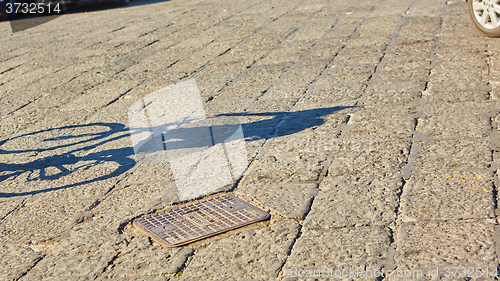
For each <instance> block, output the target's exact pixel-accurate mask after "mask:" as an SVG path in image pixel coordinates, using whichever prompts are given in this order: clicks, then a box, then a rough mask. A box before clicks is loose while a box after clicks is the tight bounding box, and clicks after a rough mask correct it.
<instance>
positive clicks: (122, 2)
mask: <svg viewBox="0 0 500 281" xmlns="http://www.w3.org/2000/svg"><path fill="white" fill-rule="evenodd" d="M117 3H118V5H119V6H127V5H128V4H130V0H119V1H118V2H117Z"/></svg>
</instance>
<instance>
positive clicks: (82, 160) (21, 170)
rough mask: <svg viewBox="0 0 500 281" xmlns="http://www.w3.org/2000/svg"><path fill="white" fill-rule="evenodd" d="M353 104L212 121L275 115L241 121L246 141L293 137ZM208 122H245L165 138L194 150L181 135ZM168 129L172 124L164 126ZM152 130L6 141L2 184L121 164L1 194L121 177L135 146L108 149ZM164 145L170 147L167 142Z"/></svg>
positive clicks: (80, 131) (92, 129)
mask: <svg viewBox="0 0 500 281" xmlns="http://www.w3.org/2000/svg"><path fill="white" fill-rule="evenodd" d="M347 108H349V107H342V106H336V107H328V108H317V109H312V110H304V111H296V112H291V113H290V112H266V113H254V114H252V113H233V114H221V115H217V116H214V117H211V118H209V119H214V120H217V118H219V119H220V120H223V119H227V118H228V117H230V119H231V120H234V117H243V116H261V117H262V116H266V117H269V119H264V120H259V121H255V122H248V123H243V124H241V127H242V129H243V134H244V137H245V140H246V141H253V140H258V139H269V138H274V137H278V136H285V135H291V134H295V133H298V132H300V131H303V130H305V129H307V128H311V127H315V126H320V125H322V124H324V123H325V121H324V119H323V118H324V117H326V116H328V115H330V114H333V113H335V112H337V111H340V110H343V109H347ZM284 118H286V119H285V122H282V126H280V127H279V128H277V127H276V125H277V124H278V123H280V122H281V121H282V120H284ZM203 126H208V127H210V130H211V131H212V132H220V136H224V134H226V135H227V134H228V130H229V131H232V130H236V129H237V128H238V127H239V126H240V124H237V126H236V125H235V124H232V123H231V124H224V122H222V124H221V122H212V123H210V122H209V123H204V124H199V125H196V126H192V127H190V128H179V129H173V130H171V131H170V132H167V134H166V136H167V137H166V138H165V139H164V142H166V141H174V143H173V145H172V143H171V145H170V146H169V147H175V148H181V149H183V148H193V147H194V146H196V145H198V144H199V142H192V141H190V140H188V139H182V138H181V139H179V136H180V135H181V136H189V135H192V134H191V132H198V131H199V130H200V129H202V128H201V127H203ZM162 127H166V126H165V125H162ZM153 129H154V128H153ZM151 130H152V128H138V129H137V128H135V129H132V130H130V129H129V128H127V127H126V126H125V125H124V124H120V123H90V124H84V125H77V126H64V127H59V128H52V129H46V130H40V131H37V132H33V133H29V134H24V135H20V136H17V137H15V138H11V139H7V140H3V141H0V167H1V168H0V182H4V181H7V180H15V179H17V178H18V177H20V176H21V175H25V177H26V180H27V181H49V182H51V183H55V181H56V180H57V179H59V178H61V177H65V176H68V175H71V174H72V173H75V172H76V171H78V170H81V169H89V168H91V167H96V166H99V165H103V164H107V163H113V164H114V165H113V167H115V168H114V170H113V171H111V172H109V173H107V174H104V175H100V176H96V177H93V178H90V179H85V180H79V181H78V180H77V181H75V182H71V183H67V184H61V185H59V186H53V187H49V188H42V189H38V190H26V191H19V192H0V198H9V197H17V196H26V195H33V194H37V193H45V192H50V191H56V190H61V189H67V188H75V187H78V186H82V185H86V184H90V183H94V182H100V181H104V180H106V179H110V178H113V177H117V176H120V175H122V174H124V173H126V172H127V171H129V170H130V169H132V168H133V167H134V166H135V165H136V164H137V161H136V159H137V158H136V157H134V156H135V154H134V149H133V147H132V146H128V147H121V148H110V149H102V148H104V147H107V146H109V144H110V143H112V142H114V141H119V140H122V139H123V138H130V136H131V135H133V134H140V133H141V132H144V131H151ZM229 135H230V134H229ZM169 136H171V138H169ZM174 137H175V138H174ZM223 141H224V137H217V133H216V135H215V136H214V138H213V140H212V145H216V144H217V143H219V142H223ZM147 142H151V143H152V145H145V147H148V146H156V147H158V144H157V143H155V142H158V138H153V137H151V138H150V139H148V140H147ZM29 143H32V144H36V145H34V147H30V148H24V149H20V148H17V147H18V146H19V145H20V144H29ZM163 147H164V148H165V146H163ZM165 150H167V149H165ZM48 171H50V172H48ZM54 171H56V172H54ZM20 184H21V183H20Z"/></svg>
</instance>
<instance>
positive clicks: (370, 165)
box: [328, 139, 411, 176]
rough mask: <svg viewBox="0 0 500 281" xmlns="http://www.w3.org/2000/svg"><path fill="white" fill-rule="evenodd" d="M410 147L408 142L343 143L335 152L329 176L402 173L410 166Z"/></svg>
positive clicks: (369, 141) (353, 141)
mask: <svg viewBox="0 0 500 281" xmlns="http://www.w3.org/2000/svg"><path fill="white" fill-rule="evenodd" d="M410 147H411V145H410V143H409V142H407V141H377V140H367V141H366V140H358V139H352V140H348V141H343V142H341V143H339V145H338V147H337V148H336V149H335V150H334V152H333V157H332V163H331V164H330V167H329V168H328V175H331V176H342V175H349V174H380V173H397V172H400V171H401V170H402V169H403V168H404V167H405V166H406V165H407V164H408V157H409V154H410Z"/></svg>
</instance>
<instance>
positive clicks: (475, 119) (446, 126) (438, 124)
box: [416, 115, 491, 138]
mask: <svg viewBox="0 0 500 281" xmlns="http://www.w3.org/2000/svg"><path fill="white" fill-rule="evenodd" d="M416 130H417V131H418V132H420V133H421V134H424V135H426V136H428V137H430V138H435V137H438V138H455V137H471V138H481V137H486V136H488V132H489V131H490V130H491V125H490V118H487V117H483V116H477V115H467V116H460V117H458V116H457V117H449V115H448V116H446V115H445V116H439V115H438V116H432V117H427V118H419V120H418V125H417V128H416Z"/></svg>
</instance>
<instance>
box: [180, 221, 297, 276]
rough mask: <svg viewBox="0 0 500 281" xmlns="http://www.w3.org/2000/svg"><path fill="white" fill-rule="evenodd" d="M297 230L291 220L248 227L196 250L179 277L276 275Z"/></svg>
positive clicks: (295, 224) (294, 222)
mask: <svg viewBox="0 0 500 281" xmlns="http://www.w3.org/2000/svg"><path fill="white" fill-rule="evenodd" d="M298 232H299V225H298V223H297V222H296V221H294V220H283V221H280V222H277V223H275V224H272V225H270V226H268V227H265V228H260V229H256V230H247V231H243V232H241V233H239V234H235V235H233V236H230V237H228V238H223V239H221V240H217V241H214V242H212V243H210V245H208V246H207V247H206V248H204V249H201V250H199V251H197V252H195V254H194V257H193V259H192V260H191V262H190V263H189V265H188V267H187V268H186V269H185V270H184V272H183V274H182V276H181V278H180V280H195V279H197V280H198V279H200V278H203V279H204V280H221V278H222V279H224V280H242V279H245V278H246V279H257V280H263V279H265V280H269V278H276V277H277V276H278V273H279V270H280V268H281V267H282V266H283V264H284V263H285V259H286V258H287V256H288V254H289V252H290V248H291V247H292V245H293V243H294V241H295V238H296V237H297V234H298Z"/></svg>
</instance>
